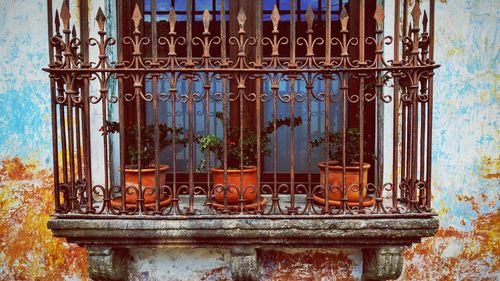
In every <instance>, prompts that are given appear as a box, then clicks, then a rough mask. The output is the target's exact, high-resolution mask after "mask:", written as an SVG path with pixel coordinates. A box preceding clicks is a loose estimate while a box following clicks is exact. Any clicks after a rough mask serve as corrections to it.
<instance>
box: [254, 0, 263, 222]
mask: <svg viewBox="0 0 500 281" xmlns="http://www.w3.org/2000/svg"><path fill="white" fill-rule="evenodd" d="M255 24H256V28H255V39H256V41H257V42H256V43H257V45H256V47H255V65H256V68H260V67H261V64H262V0H257V8H256V13H255ZM255 84H256V85H255V94H256V97H255V112H256V113H255V114H256V115H257V116H256V122H257V186H256V189H257V213H258V214H259V213H260V212H261V205H260V202H261V190H260V185H261V184H260V181H261V173H262V169H261V164H262V163H261V161H262V159H261V155H260V154H261V125H262V124H261V122H262V121H261V114H262V113H261V90H262V79H261V75H257V76H256V79H255Z"/></svg>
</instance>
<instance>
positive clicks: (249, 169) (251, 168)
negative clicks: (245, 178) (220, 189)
mask: <svg viewBox="0 0 500 281" xmlns="http://www.w3.org/2000/svg"><path fill="white" fill-rule="evenodd" d="M210 171H212V172H213V173H224V169H221V168H210ZM241 171H242V170H235V169H227V173H228V174H240V173H241ZM253 172H257V167H256V166H248V167H246V168H244V169H243V173H253Z"/></svg>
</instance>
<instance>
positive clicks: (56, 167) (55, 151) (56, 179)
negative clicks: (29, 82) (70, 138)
mask: <svg viewBox="0 0 500 281" xmlns="http://www.w3.org/2000/svg"><path fill="white" fill-rule="evenodd" d="M47 20H48V39H49V40H48V41H49V64H50V65H51V66H52V65H53V63H54V47H52V41H51V40H52V37H53V29H54V27H53V22H52V21H53V18H52V0H47ZM49 77H50V112H51V117H52V118H51V121H52V164H53V166H52V169H53V173H54V210H55V212H59V211H60V203H61V202H60V198H59V192H60V191H59V150H58V144H57V142H58V141H57V108H56V104H57V102H56V89H55V87H56V84H55V80H54V77H53V75H52V74H51V75H49ZM65 203H66V202H65Z"/></svg>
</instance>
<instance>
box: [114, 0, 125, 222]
mask: <svg viewBox="0 0 500 281" xmlns="http://www.w3.org/2000/svg"><path fill="white" fill-rule="evenodd" d="M122 8H123V6H122V1H116V10H117V14H118V11H121V10H122ZM116 29H117V32H116V39H117V40H116V41H117V42H118V44H117V46H116V48H117V52H118V62H119V64H122V63H123V47H122V44H121V42H122V37H123V35H122V33H123V19H122V17H118V20H117V23H116ZM117 79H118V115H119V117H118V118H119V124H120V136H119V137H120V168H119V172H120V190H121V192H120V193H121V204H122V208H121V212H122V213H125V212H126V211H127V209H126V205H125V204H126V199H127V198H126V197H127V192H126V190H127V187H126V183H125V153H126V148H125V101H124V95H125V93H124V87H123V75H121V74H120V75H117Z"/></svg>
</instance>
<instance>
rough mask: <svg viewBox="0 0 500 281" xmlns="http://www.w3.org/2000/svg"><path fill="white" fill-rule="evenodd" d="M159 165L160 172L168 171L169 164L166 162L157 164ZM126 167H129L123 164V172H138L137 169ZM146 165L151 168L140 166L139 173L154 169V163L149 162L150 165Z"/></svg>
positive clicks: (153, 170)
mask: <svg viewBox="0 0 500 281" xmlns="http://www.w3.org/2000/svg"><path fill="white" fill-rule="evenodd" d="M159 166H160V168H159V171H160V172H166V171H168V169H170V166H169V165H167V164H159ZM127 167H130V166H125V173H139V169H132V168H127ZM148 167H152V168H141V173H150V172H155V171H156V167H155V164H150V165H148ZM120 170H121V169H120Z"/></svg>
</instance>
